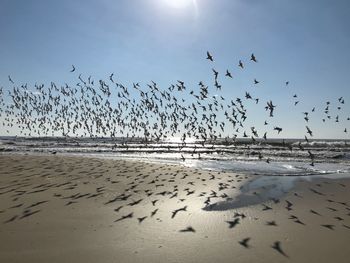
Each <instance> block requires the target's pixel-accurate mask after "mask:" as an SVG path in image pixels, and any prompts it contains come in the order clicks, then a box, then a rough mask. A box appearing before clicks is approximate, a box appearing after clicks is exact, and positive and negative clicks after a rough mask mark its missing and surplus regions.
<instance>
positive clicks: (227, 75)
mask: <svg viewBox="0 0 350 263" xmlns="http://www.w3.org/2000/svg"><path fill="white" fill-rule="evenodd" d="M225 76H226V77H229V78H231V79H232V75H231V73H230V72H229V71H228V70H226V74H225Z"/></svg>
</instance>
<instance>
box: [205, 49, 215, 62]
mask: <svg viewBox="0 0 350 263" xmlns="http://www.w3.org/2000/svg"><path fill="white" fill-rule="evenodd" d="M207 59H209V60H210V61H214V59H213V56H212V55H211V54H210V53H209V51H207Z"/></svg>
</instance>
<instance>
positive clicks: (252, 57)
mask: <svg viewBox="0 0 350 263" xmlns="http://www.w3.org/2000/svg"><path fill="white" fill-rule="evenodd" d="M250 60H252V61H254V62H258V61H257V60H256V58H255V56H254V54H251V56H250Z"/></svg>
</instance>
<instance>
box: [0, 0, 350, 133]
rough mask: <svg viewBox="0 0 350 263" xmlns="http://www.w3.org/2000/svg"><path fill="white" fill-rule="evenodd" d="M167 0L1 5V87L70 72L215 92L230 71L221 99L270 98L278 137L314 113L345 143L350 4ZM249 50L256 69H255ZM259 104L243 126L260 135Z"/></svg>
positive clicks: (68, 77) (5, 0) (322, 127)
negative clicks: (326, 112) (209, 87)
mask: <svg viewBox="0 0 350 263" xmlns="http://www.w3.org/2000/svg"><path fill="white" fill-rule="evenodd" d="M169 1H171V0H119V1H115V0H114V1H112V0H99V1H97V0H94V1H93V0H84V1H83V0H81V1H80V0H76V1H68V0H62V1H47V0H31V1H28V0H2V1H1V2H0V36H1V37H0V39H1V41H0V58H1V60H0V86H2V87H4V88H5V89H7V88H9V87H11V86H10V85H9V84H10V83H9V82H8V80H7V76H8V75H11V76H12V78H13V80H14V81H15V82H16V83H18V84H20V83H26V82H28V83H30V84H34V83H36V82H38V83H41V82H44V83H50V82H51V81H55V82H57V83H60V84H64V83H66V82H67V83H70V82H73V83H74V81H75V80H76V78H77V75H72V74H70V72H69V70H70V68H71V65H72V64H74V65H75V66H76V68H77V72H79V73H82V74H84V75H86V76H87V75H93V76H94V77H95V78H106V79H107V78H108V76H109V74H110V73H112V72H114V74H115V76H116V77H115V78H116V79H118V81H121V82H123V83H125V84H131V83H132V82H140V83H141V84H144V85H145V84H146V83H148V82H150V80H154V81H156V82H157V83H159V85H160V86H161V87H163V88H167V87H168V86H169V85H170V84H171V83H173V82H174V81H176V80H177V79H181V80H184V81H185V83H186V84H187V85H188V86H189V87H191V86H193V87H195V86H196V85H197V83H198V81H199V80H204V81H205V82H207V83H208V84H210V83H211V82H212V81H211V79H212V72H211V68H212V67H214V68H216V69H217V70H219V71H220V72H221V73H222V74H224V71H226V69H230V71H232V73H233V74H234V79H233V80H227V79H224V78H222V81H221V82H222V85H223V91H222V94H223V95H224V96H225V97H226V98H233V99H234V98H236V97H243V95H244V92H245V91H249V92H250V93H251V94H252V95H253V96H254V97H259V98H261V102H262V103H266V101H267V100H270V99H271V100H272V101H273V102H274V104H276V105H277V108H276V114H275V115H276V117H275V118H274V120H273V123H274V124H275V125H278V126H281V127H283V128H284V131H283V136H282V135H281V136H282V137H303V135H304V134H305V122H304V121H303V115H302V113H301V112H303V111H311V109H312V107H314V106H315V107H316V109H317V110H316V113H315V114H314V115H313V117H312V118H311V123H310V124H309V126H311V127H313V129H314V130H315V136H316V137H318V138H349V135H348V134H344V133H343V130H344V128H346V127H347V128H348V130H350V129H349V128H350V122H349V121H346V120H345V119H346V117H348V116H350V107H349V103H350V89H349V86H348V78H349V76H348V75H349V74H348V73H349V69H350V52H349V49H348V48H349V47H350V33H349V32H350V31H349V28H348V25H350V16H349V15H348V13H349V11H350V2H349V1H341V0H339V1H327V0H309V1H305V0H293V1H292V0H266V1H259V0H215V1H214V0H188V3H187V4H186V3H184V5H183V7H174V4H171V3H169ZM173 1H175V0H173ZM181 1H184V0H181ZM207 50H209V51H210V52H211V53H212V54H213V56H214V59H215V62H214V63H213V64H210V63H209V62H208V61H207V60H205V56H206V51H207ZM252 52H254V54H256V56H257V59H258V63H256V64H252V63H249V58H250V54H251V53H252ZM240 59H241V60H243V61H244V62H245V63H247V67H246V68H245V70H244V71H242V70H240V69H239V68H238V67H237V64H238V61H239V60H240ZM254 78H257V79H258V80H259V81H260V84H259V85H256V86H254V85H252V81H253V79H254ZM287 80H288V81H290V84H289V86H288V87H287V88H286V87H285V86H284V82H285V81H287ZM294 94H298V100H299V101H300V103H299V104H298V105H297V107H295V106H294V104H293V103H294V99H293V98H292V96H293V95H294ZM341 96H343V97H344V99H345V103H346V104H345V105H343V107H342V110H341V111H340V112H339V113H338V112H337V111H336V110H335V109H334V111H333V113H334V114H333V115H334V116H335V115H337V114H339V116H340V118H341V120H342V121H341V122H340V123H335V122H334V120H333V121H332V120H331V121H329V122H328V123H326V124H324V123H322V121H321V119H322V116H323V115H322V113H321V109H322V108H324V107H325V106H324V105H325V102H326V101H331V102H332V103H336V101H337V98H339V97H341ZM262 106H263V105H262V104H261V105H259V107H258V106H254V105H251V107H250V108H249V112H248V114H249V115H248V116H249V117H250V118H249V119H248V124H247V127H250V126H255V127H257V128H259V127H262V123H263V121H264V120H265V119H266V117H265V116H266V114H265V113H264V114H262V112H261V109H262ZM249 122H251V123H249ZM271 128H272V127H271Z"/></svg>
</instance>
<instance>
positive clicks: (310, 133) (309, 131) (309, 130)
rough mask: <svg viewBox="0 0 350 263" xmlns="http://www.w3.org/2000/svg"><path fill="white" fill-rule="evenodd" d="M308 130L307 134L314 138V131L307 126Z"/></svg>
mask: <svg viewBox="0 0 350 263" xmlns="http://www.w3.org/2000/svg"><path fill="white" fill-rule="evenodd" d="M306 130H307V133H308V134H309V135H310V136H311V137H312V131H311V129H310V128H309V127H308V126H306Z"/></svg>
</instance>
